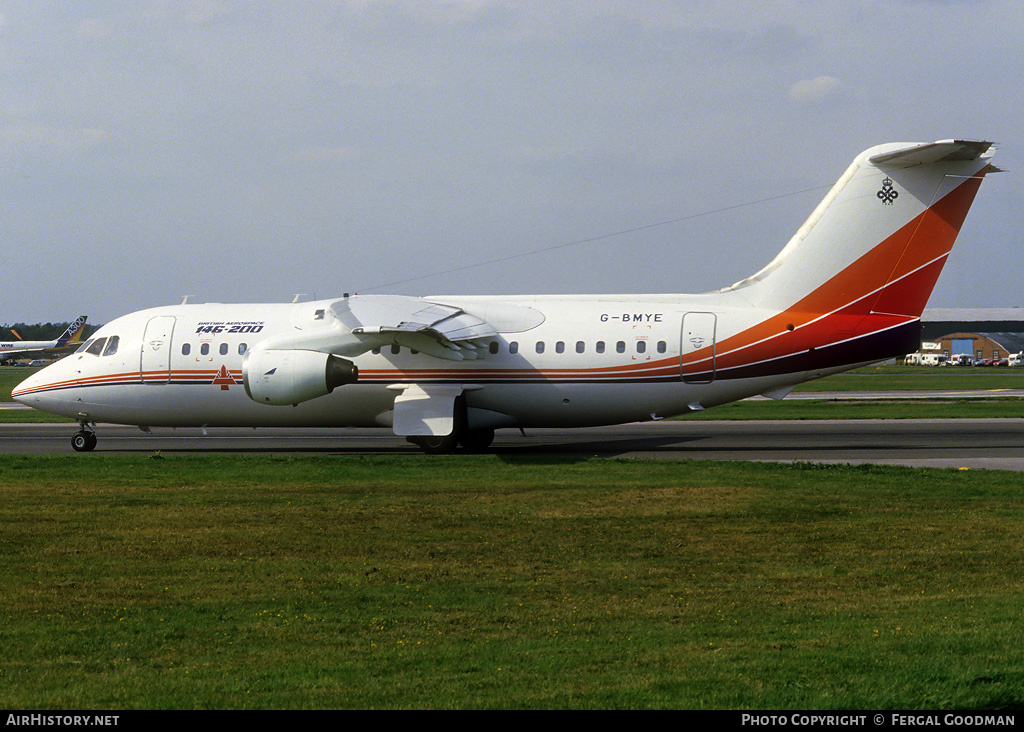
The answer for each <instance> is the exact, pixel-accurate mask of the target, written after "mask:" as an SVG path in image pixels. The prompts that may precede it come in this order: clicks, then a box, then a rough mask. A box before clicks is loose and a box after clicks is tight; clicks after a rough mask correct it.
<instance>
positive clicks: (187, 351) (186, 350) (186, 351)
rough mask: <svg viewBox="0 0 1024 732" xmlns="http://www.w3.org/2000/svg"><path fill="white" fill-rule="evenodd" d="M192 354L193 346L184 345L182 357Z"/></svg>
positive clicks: (182, 345) (182, 346) (189, 344)
mask: <svg viewBox="0 0 1024 732" xmlns="http://www.w3.org/2000/svg"><path fill="white" fill-rule="evenodd" d="M190 353H192V344H191V343H182V344H181V355H182V356H187V355H188V354H190Z"/></svg>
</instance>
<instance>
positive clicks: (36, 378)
mask: <svg viewBox="0 0 1024 732" xmlns="http://www.w3.org/2000/svg"><path fill="white" fill-rule="evenodd" d="M51 368H52V367H51V366H47V367H46V368H44V369H42V370H41V371H37V372H36V373H34V374H32V375H31V376H29V377H28V378H27V379H25V380H24V381H22V382H21V383H20V384H18V385H17V386H16V387H14V388H13V389H12V390H11V398H12V399H14V401H16V402H19V403H21V404H24V405H25V406H27V407H32V408H33V409H39V410H42V411H44V412H58V411H59V410H58V409H56V407H57V406H58V404H59V403H61V402H63V401H64V400H63V399H62V398H61V392H60V391H59V390H58V389H57V385H56V384H55V383H54V379H53V376H54V374H53V373H52V372H51V373H47V372H48V371H50V370H51Z"/></svg>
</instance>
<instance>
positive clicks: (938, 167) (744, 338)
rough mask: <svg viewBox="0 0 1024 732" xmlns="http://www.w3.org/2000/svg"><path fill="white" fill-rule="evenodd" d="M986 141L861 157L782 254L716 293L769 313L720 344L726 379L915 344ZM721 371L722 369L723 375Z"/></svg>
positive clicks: (901, 147)
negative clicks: (765, 265) (736, 298)
mask: <svg viewBox="0 0 1024 732" xmlns="http://www.w3.org/2000/svg"><path fill="white" fill-rule="evenodd" d="M991 146H992V145H991V143H988V142H976V141H968V140H943V141H940V142H934V143H914V144H908V143H894V144H889V145H881V146H878V147H874V148H871V149H870V150H867V151H865V152H863V153H861V154H860V155H859V156H858V157H857V158H856V159H855V160H854V162H853V164H852V165H851V166H850V168H849V169H848V170H847V171H846V173H844V174H843V176H842V178H840V179H839V181H838V182H837V183H836V184H835V186H834V187H833V188H832V190H831V191H830V192H829V194H828V195H827V196H826V197H825V199H824V200H823V201H822V202H821V203H820V204H819V205H818V207H817V208H816V209H815V210H814V212H813V213H812V214H811V217H810V218H809V219H808V220H807V222H806V223H805V224H804V225H803V226H802V227H801V228H800V230H799V231H798V232H797V233H796V236H794V237H793V239H792V240H791V241H790V242H789V243H788V244H787V245H786V247H785V248H784V249H783V250H782V251H781V252H780V253H779V255H778V256H777V257H776V258H775V259H774V260H773V261H772V262H771V263H770V264H769V265H768V266H767V267H765V268H764V269H762V270H761V271H760V272H758V273H757V274H755V275H753V276H752V277H749V278H747V279H746V280H743V281H742V282H738V283H736V284H735V285H733V286H732V287H729V288H727V289H726V290H723V291H722V292H723V293H731V294H734V295H736V296H737V297H739V298H742V300H743V302H744V303H746V304H749V305H754V306H756V307H759V308H762V309H763V310H765V311H768V313H771V314H770V315H768V316H767V317H766V318H765V319H764V320H761V321H760V322H758V323H757V324H756V325H754V326H752V327H750V328H747V329H745V330H743V331H742V332H741V333H738V334H736V335H734V336H732V337H730V338H727V339H725V340H724V341H723V342H722V343H720V344H719V345H718V347H717V349H718V350H717V352H718V354H719V355H718V357H717V359H716V360H717V367H718V369H719V374H721V375H725V373H729V374H730V375H731V376H732V377H734V378H738V377H741V376H751V375H763V374H768V373H789V372H793V371H806V370H816V369H827V368H838V367H842V366H844V365H853V364H856V363H868V362H871V361H878V360H882V359H885V358H889V357H891V356H897V355H901V354H903V353H910V352H912V351H915V350H917V349H918V347H919V346H920V318H921V312H922V311H923V309H924V306H925V303H926V302H927V301H928V297H929V296H930V295H931V292H932V289H933V288H934V286H935V282H936V280H938V277H939V273H940V272H941V271H942V266H943V265H944V264H945V262H946V258H947V257H948V256H949V252H950V250H951V249H952V248H953V243H954V241H955V240H956V237H957V234H958V233H959V232H960V227H961V226H962V224H963V222H964V219H965V218H966V216H967V211H968V209H969V208H970V207H971V203H972V202H973V201H974V196H975V194H976V193H977V192H978V188H979V186H980V185H981V180H982V178H983V177H984V175H985V173H987V172H990V171H994V170H996V169H995V168H993V167H992V166H991V153H990V152H989V149H990V148H991ZM726 378H728V377H726Z"/></svg>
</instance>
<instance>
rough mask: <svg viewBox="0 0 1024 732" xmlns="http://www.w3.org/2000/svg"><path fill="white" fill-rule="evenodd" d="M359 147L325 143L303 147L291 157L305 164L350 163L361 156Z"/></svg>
mask: <svg viewBox="0 0 1024 732" xmlns="http://www.w3.org/2000/svg"><path fill="white" fill-rule="evenodd" d="M361 156H362V155H361V153H360V151H359V148H356V147H352V146H349V145H323V146H309V147H303V148H301V149H299V150H298V151H296V152H295V153H294V154H293V155H292V156H291V159H292V160H293V161H294V162H296V163H301V164H303V165H329V164H335V163H348V162H352V161H354V160H358V159H359V158H360V157H361Z"/></svg>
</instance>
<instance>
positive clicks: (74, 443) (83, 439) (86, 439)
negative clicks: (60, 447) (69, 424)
mask: <svg viewBox="0 0 1024 732" xmlns="http://www.w3.org/2000/svg"><path fill="white" fill-rule="evenodd" d="M71 449H73V450H74V451H75V452H92V451H93V450H95V449H96V433H95V432H93V431H92V430H91V429H89V426H88V425H86V424H85V423H84V422H83V423H82V428H81V429H80V430H78V432H76V433H75V436H74V437H72V438H71Z"/></svg>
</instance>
